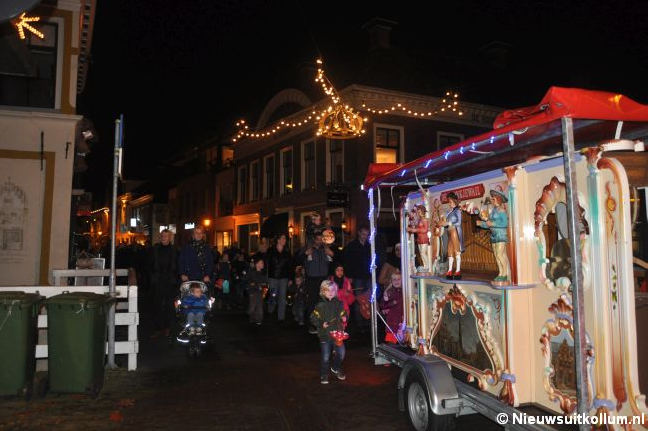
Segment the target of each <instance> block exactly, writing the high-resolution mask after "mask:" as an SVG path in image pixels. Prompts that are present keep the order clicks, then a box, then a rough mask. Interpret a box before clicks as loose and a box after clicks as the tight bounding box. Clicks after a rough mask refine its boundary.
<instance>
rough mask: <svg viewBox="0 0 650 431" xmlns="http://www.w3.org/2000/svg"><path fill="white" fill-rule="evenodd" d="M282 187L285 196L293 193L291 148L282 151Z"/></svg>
mask: <svg viewBox="0 0 650 431" xmlns="http://www.w3.org/2000/svg"><path fill="white" fill-rule="evenodd" d="M280 162H281V166H280V169H281V171H280V185H281V193H282V194H283V195H290V194H291V193H293V150H292V149H291V147H288V148H285V149H283V150H282V151H280Z"/></svg>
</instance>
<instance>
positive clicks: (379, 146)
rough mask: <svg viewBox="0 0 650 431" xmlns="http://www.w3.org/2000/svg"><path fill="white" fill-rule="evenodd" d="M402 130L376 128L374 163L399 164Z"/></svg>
mask: <svg viewBox="0 0 650 431" xmlns="http://www.w3.org/2000/svg"><path fill="white" fill-rule="evenodd" d="M402 133H403V129H402V128H390V127H384V126H376V128H375V162H376V163H399V162H400V160H401V159H402V157H401V150H402V148H401V141H402Z"/></svg>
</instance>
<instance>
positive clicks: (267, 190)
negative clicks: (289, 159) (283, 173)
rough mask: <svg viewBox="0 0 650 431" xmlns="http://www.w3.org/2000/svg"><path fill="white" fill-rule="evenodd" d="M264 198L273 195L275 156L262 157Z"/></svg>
mask: <svg viewBox="0 0 650 431" xmlns="http://www.w3.org/2000/svg"><path fill="white" fill-rule="evenodd" d="M263 190H264V192H263V193H264V199H269V198H272V197H273V196H274V195H275V156H274V155H273V154H271V155H270V156H266V157H264V189H263Z"/></svg>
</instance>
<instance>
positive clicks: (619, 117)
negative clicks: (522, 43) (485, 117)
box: [364, 87, 648, 188]
mask: <svg viewBox="0 0 650 431" xmlns="http://www.w3.org/2000/svg"><path fill="white" fill-rule="evenodd" d="M562 117H571V118H574V119H581V120H604V121H607V120H609V121H624V122H637V123H641V122H642V123H647V121H648V106H647V105H642V104H640V103H637V102H635V101H633V100H631V99H629V98H627V97H625V96H623V95H621V94H613V93H606V92H603V91H592V90H582V89H576V88H561V87H551V88H550V89H549V90H548V92H547V93H546V95H545V96H544V98H543V99H542V101H541V102H540V103H538V104H537V105H535V106H529V107H525V108H520V109H515V110H510V111H504V112H503V113H502V114H500V115H499V116H498V117H497V118H496V120H495V121H494V129H495V130H493V131H489V132H486V133H484V134H481V135H478V136H474V137H471V138H469V139H466V140H464V141H462V142H459V143H457V144H455V145H453V146H451V147H447V148H444V149H442V150H440V151H437V152H433V153H429V154H427V155H425V156H423V157H420V158H418V159H415V160H413V161H411V162H408V163H405V164H386V163H382V164H381V165H382V166H381V167H380V168H375V167H374V165H371V166H370V168H369V169H368V175H367V176H366V179H365V181H364V186H365V187H366V188H368V187H373V186H375V185H377V184H379V183H382V182H403V181H407V180H410V179H412V178H413V177H414V169H417V171H418V175H424V176H429V175H430V174H436V173H442V172H447V175H449V174H451V172H450V171H451V170H452V167H453V166H458V167H460V166H463V167H464V168H465V169H466V168H467V167H468V165H469V164H470V163H471V162H472V161H481V163H482V165H481V166H482V167H486V168H487V167H491V168H492V167H493V164H491V162H493V161H488V160H486V159H488V158H489V154H497V153H498V154H499V155H500V159H499V160H497V161H496V162H498V163H497V164H501V165H505V164H506V163H507V162H508V161H509V159H508V157H504V153H505V152H510V153H512V160H510V161H512V162H513V163H517V161H518V160H521V159H523V160H525V158H526V157H528V156H530V155H532V154H531V151H533V150H532V149H530V148H528V149H526V148H524V146H521V148H517V147H519V146H518V145H517V146H514V145H513V139H514V140H517V141H526V143H527V145H530V144H531V143H533V142H537V143H540V142H541V143H542V145H544V146H545V147H544V149H545V150H546V151H547V152H548V151H556V149H555V148H554V147H555V146H553V148H551V147H550V146H549V144H550V143H551V142H550V141H549V136H550V137H557V136H559V135H560V134H561V127H560V126H559V121H557V122H556V123H558V124H551V123H553V122H554V121H555V120H559V119H560V118H562ZM614 124H615V123H614ZM542 125H548V127H544V128H539V130H529V129H534V128H535V127H536V126H542ZM588 126H589V127H588ZM614 127H615V126H614ZM581 128H582V133H583V134H584V136H585V138H586V139H594V136H595V135H598V134H603V133H604V134H607V133H610V129H611V127H605V126H603V127H601V129H602V130H600V129H599V130H592V129H593V128H594V125H593V122H591V121H582V122H580V124H576V125H575V129H576V133H577V132H578V131H579V130H580V129H581ZM590 128H591V129H590ZM588 129H589V130H588ZM644 129H645V134H646V135H647V124H646V125H644ZM634 133H638V128H637V129H635V130H634ZM513 136H516V138H514V137H513ZM611 136H612V137H613V132H612V134H611ZM600 139H603V138H602V136H601V138H600ZM552 142H553V143H555V144H557V139H553V141H552ZM536 149H537V150H539V148H536ZM560 151H561V146H560ZM486 154H487V155H486ZM496 162H495V163H496ZM476 173H478V172H476Z"/></svg>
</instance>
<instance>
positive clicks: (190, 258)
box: [178, 241, 214, 281]
mask: <svg viewBox="0 0 650 431" xmlns="http://www.w3.org/2000/svg"><path fill="white" fill-rule="evenodd" d="M201 243H202V244H201V245H200V247H201V248H202V250H203V254H204V256H205V269H204V270H203V271H201V267H200V265H199V258H198V256H197V255H196V251H195V250H194V248H193V247H192V246H191V245H190V244H187V245H185V246H184V247H183V249H182V250H181V255H180V256H179V258H178V272H179V273H180V275H186V276H187V278H189V279H190V280H201V281H202V280H203V277H205V276H208V277H210V278H211V277H212V272H213V271H214V257H213V255H212V249H210V246H209V245H208V244H206V243H205V242H203V241H201Z"/></svg>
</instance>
